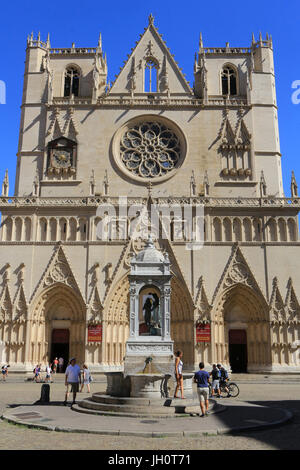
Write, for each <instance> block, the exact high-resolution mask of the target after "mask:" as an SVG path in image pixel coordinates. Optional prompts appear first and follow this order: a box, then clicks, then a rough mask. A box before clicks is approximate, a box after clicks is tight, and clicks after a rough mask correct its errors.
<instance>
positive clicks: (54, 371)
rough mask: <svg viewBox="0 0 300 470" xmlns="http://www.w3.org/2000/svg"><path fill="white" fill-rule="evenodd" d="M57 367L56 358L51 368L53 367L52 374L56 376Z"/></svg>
mask: <svg viewBox="0 0 300 470" xmlns="http://www.w3.org/2000/svg"><path fill="white" fill-rule="evenodd" d="M57 366H58V359H57V357H56V358H55V359H54V361H53V364H52V367H53V374H56V372H57Z"/></svg>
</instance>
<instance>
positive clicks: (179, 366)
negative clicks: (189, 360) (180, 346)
mask: <svg viewBox="0 0 300 470" xmlns="http://www.w3.org/2000/svg"><path fill="white" fill-rule="evenodd" d="M182 356H183V352H182V351H177V353H176V358H175V378H176V382H177V383H176V388H175V392H174V398H179V397H178V396H177V393H178V390H179V389H180V392H181V398H185V396H184V394H183V375H182V367H183V362H182V360H181V359H182Z"/></svg>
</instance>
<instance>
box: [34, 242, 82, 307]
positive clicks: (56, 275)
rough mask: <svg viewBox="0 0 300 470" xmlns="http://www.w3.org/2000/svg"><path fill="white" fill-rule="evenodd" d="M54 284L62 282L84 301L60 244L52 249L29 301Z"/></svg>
mask: <svg viewBox="0 0 300 470" xmlns="http://www.w3.org/2000/svg"><path fill="white" fill-rule="evenodd" d="M55 284H63V285H65V286H67V287H69V288H71V289H72V290H73V291H74V292H75V293H76V294H78V295H79V296H80V297H81V299H82V300H83V302H84V297H83V295H82V293H81V290H80V287H79V284H78V282H77V281H76V279H75V276H74V274H73V271H72V269H71V266H70V263H69V260H68V259H67V257H66V255H65V253H64V250H63V248H62V246H60V245H59V246H58V247H57V248H56V250H55V251H54V253H53V255H52V257H51V259H50V261H49V263H48V266H47V268H46V269H45V271H44V274H43V276H42V277H41V279H40V281H39V283H38V285H37V286H36V288H35V290H34V292H33V294H32V296H31V301H32V300H33V298H34V297H36V296H37V295H38V293H40V292H42V291H43V290H44V289H46V288H48V287H51V286H54V285H55Z"/></svg>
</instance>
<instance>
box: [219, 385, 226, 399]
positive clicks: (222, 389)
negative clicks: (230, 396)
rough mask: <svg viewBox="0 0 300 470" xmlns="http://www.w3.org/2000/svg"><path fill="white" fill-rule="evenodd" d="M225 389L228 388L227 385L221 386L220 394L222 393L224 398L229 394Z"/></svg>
mask: <svg viewBox="0 0 300 470" xmlns="http://www.w3.org/2000/svg"><path fill="white" fill-rule="evenodd" d="M225 387H226V385H225V384H220V393H221V397H222V398H224V397H227V392H226V390H225Z"/></svg>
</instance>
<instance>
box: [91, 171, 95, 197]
mask: <svg viewBox="0 0 300 470" xmlns="http://www.w3.org/2000/svg"><path fill="white" fill-rule="evenodd" d="M95 186H96V181H95V172H94V170H92V174H91V177H90V196H95Z"/></svg>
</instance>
